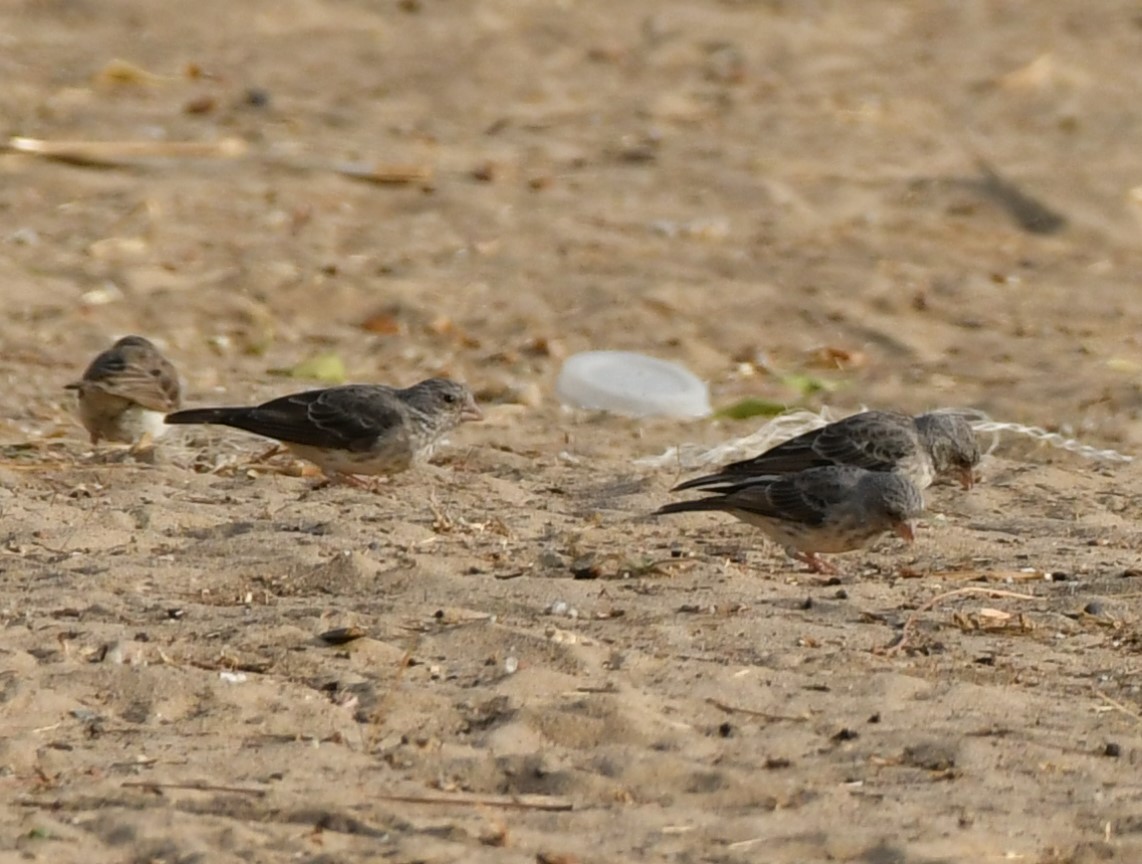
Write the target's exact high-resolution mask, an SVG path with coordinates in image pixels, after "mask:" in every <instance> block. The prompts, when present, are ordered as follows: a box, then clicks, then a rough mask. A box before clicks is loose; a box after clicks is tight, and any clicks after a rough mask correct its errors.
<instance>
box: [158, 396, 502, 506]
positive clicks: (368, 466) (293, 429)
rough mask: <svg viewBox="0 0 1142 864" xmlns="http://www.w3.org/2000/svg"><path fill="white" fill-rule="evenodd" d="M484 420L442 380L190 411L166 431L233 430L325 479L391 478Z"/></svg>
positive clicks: (469, 401) (169, 420) (472, 402)
mask: <svg viewBox="0 0 1142 864" xmlns="http://www.w3.org/2000/svg"><path fill="white" fill-rule="evenodd" d="M482 418H483V414H482V413H481V411H480V408H479V406H478V405H477V404H476V399H475V397H474V396H473V395H472V391H471V390H469V389H468V388H467V387H466V386H465V385H463V384H460V383H459V382H457V381H452V380H450V379H448V378H429V379H428V380H426V381H421V382H420V383H419V384H414V385H413V386H411V387H407V388H405V389H403V390H402V389H398V388H396V387H387V386H385V385H383V384H347V385H344V386H342V387H328V388H325V389H321V390H308V391H305V392H304V393H294V394H292V395H290V396H282V397H280V398H277V399H273V400H271V401H269V402H265V403H263V404H261V405H255V406H250V407H234V408H193V409H190V410H188V411H178V412H176V413H174V414H170V415H168V416H167V418H166V422H167V423H175V424H187V423H203V424H210V425H217V426H231V427H233V428H235V429H242V430H245V431H246V432H253V433H254V434H255V435H262V436H264V437H266V438H273V439H275V440H277V441H279V442H281V443H282V444H284V445H285V446H286V447H287V448H288V449H289V450H291V451H292V452H293V453H295V454H296V455H297V456H300V457H301V458H302V459H305V460H307V461H309V462H312V463H313V464H314V465H316V466H317V467H318V468H320V469H321V470H322V471H324V472H325V473H326V474H327V475H333V476H336V477H338V478H340V479H342V480H345V481H347V482H350V483H355V484H356V485H366V484H363V483H361V482H360V481H357V480H355V479H354V477H355V475H366V476H378V475H392V474H397V473H400V472H401V471H405V470H407V469H409V468H411V467H412V466H413V465H414V464H416V463H418V462H422V461H425V460H427V459H428V458H429V457H430V456H431V455H432V453H433V451H434V450H435V448H436V445H437V444H438V443H439V441H440V439H441V438H442V437H443V436H444V435H445V434H446V433H447V432H449V431H450V430H451V429H454V428H455V427H456V426H457V425H459V424H460V423H462V422H464V421H466V420H480V419H482Z"/></svg>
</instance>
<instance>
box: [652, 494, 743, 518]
mask: <svg viewBox="0 0 1142 864" xmlns="http://www.w3.org/2000/svg"><path fill="white" fill-rule="evenodd" d="M725 509H726V507H725V504H724V503H722V499H721V497H716V498H696V499H694V500H693V501H675V502H674V503H673V504H663V505H662V506H661V507H659V508H658V509H657V510H655V511H654V515H655V516H666V515H667V514H669V513H691V512H695V511H699V510H725Z"/></svg>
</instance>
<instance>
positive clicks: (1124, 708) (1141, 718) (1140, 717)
mask: <svg viewBox="0 0 1142 864" xmlns="http://www.w3.org/2000/svg"><path fill="white" fill-rule="evenodd" d="M1094 695H1095V696H1097V697H1098V698H1099V699H1101V700H1102V701H1103V702H1105V703H1106V704H1107V705H1110V706H1111V707H1112V708H1116V709H1117V710H1119V711H1121V712H1122V713H1123V714H1125V715H1127V716H1128V717H1133V718H1134V719H1135V720H1136V721H1138V722H1139V723H1142V713H1139V712H1138V710H1137V709H1135V708H1131V707H1130V706H1129V705H1124V704H1122V703H1121V702H1119V701H1118V700H1117V699H1112V698H1111V697H1109V696H1107V695H1106V694H1105V693H1099V692H1098V691H1097V690H1096V691H1095V694H1094Z"/></svg>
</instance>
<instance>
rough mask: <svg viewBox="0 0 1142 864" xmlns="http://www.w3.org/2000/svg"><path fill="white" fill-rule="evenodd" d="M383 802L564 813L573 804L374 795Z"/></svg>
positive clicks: (524, 798)
mask: <svg viewBox="0 0 1142 864" xmlns="http://www.w3.org/2000/svg"><path fill="white" fill-rule="evenodd" d="M374 797H376V798H380V799H381V800H383V801H403V802H405V803H408V804H451V805H459V806H462V807H509V808H512V809H516V810H548V811H552V812H558V811H566V810H571V809H573V808H574V804H572V803H571V801H569V800H568V799H566V798H557V797H555V796H554V795H477V794H471V793H466V792H454V793H451V794H445V793H441V794H439V795H376V796H374Z"/></svg>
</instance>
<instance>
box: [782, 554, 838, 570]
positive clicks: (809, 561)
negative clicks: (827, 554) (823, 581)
mask: <svg viewBox="0 0 1142 864" xmlns="http://www.w3.org/2000/svg"><path fill="white" fill-rule="evenodd" d="M793 557H794V558H795V559H797V560H798V561H801V562H803V563H805V564H806V565H808V567H809V572H810V573H821V574H823V575H825V576H836V575H837V574H838V573H840V571H839V570H838V569H837V568H836V567H834V566H833V565H832V564H830V563H829V562H828V561H826V560H824V559H823V558H821V556H820V555H817V554H816V553H815V552H794V553H793Z"/></svg>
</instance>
